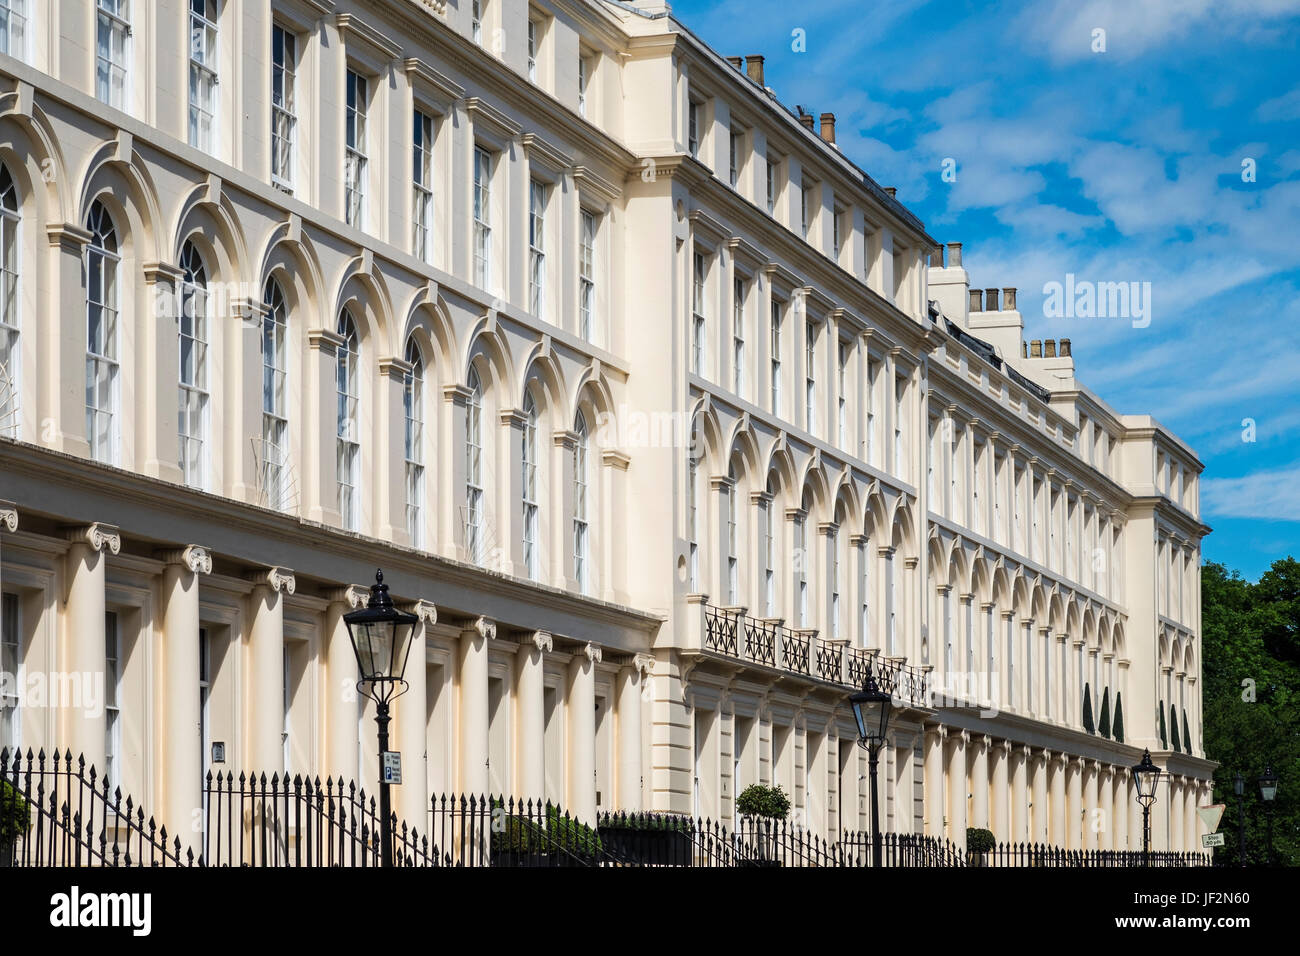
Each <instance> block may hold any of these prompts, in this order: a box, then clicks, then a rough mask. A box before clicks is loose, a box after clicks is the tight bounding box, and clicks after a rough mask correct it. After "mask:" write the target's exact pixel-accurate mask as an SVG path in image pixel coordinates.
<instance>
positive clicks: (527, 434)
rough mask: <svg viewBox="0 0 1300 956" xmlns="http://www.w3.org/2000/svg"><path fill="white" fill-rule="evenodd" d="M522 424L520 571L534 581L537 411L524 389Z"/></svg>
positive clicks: (537, 540) (536, 573) (536, 564)
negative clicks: (522, 551) (521, 569)
mask: <svg viewBox="0 0 1300 956" xmlns="http://www.w3.org/2000/svg"><path fill="white" fill-rule="evenodd" d="M523 413H524V427H523V434H522V435H521V436H520V465H521V471H522V476H521V478H522V482H521V483H522V486H523V487H522V494H521V497H522V505H523V532H524V534H523V540H524V570H525V572H526V573H527V575H528V578H529V580H531V581H536V580H538V579H539V577H540V575H541V560H540V559H541V541H540V535H539V533H538V524H539V522H538V513H539V511H538V504H537V501H538V495H537V485H538V482H537V466H538V458H537V451H538V444H537V426H538V419H539V414H538V410H537V402H536V400H535V399H534V398H533V393H532V392H531V391H526V392H524V408H523Z"/></svg>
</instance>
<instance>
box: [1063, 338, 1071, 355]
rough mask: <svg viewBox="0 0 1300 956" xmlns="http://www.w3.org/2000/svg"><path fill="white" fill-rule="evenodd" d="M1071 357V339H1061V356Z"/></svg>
mask: <svg viewBox="0 0 1300 956" xmlns="http://www.w3.org/2000/svg"><path fill="white" fill-rule="evenodd" d="M1069 357H1070V340H1069V339H1061V358H1069Z"/></svg>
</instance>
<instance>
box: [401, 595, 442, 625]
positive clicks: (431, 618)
mask: <svg viewBox="0 0 1300 956" xmlns="http://www.w3.org/2000/svg"><path fill="white" fill-rule="evenodd" d="M406 610H408V611H409V612H410V613H412V614H414V615H415V616H416V618H417V619H418V620H419V623H421V624H423V625H424V626H425V627H433V625H435V624H437V623H438V605H436V604H434V603H433V602H432V601H425V600H419V601H416V602H414V603H413V604H409V605H407V607H406Z"/></svg>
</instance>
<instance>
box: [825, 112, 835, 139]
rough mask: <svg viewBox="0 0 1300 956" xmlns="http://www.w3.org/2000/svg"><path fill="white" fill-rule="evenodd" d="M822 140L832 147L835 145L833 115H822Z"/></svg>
mask: <svg viewBox="0 0 1300 956" xmlns="http://www.w3.org/2000/svg"><path fill="white" fill-rule="evenodd" d="M822 139H824V140H826V142H828V143H830V144H832V145H834V143H835V114H834V113H823V114H822Z"/></svg>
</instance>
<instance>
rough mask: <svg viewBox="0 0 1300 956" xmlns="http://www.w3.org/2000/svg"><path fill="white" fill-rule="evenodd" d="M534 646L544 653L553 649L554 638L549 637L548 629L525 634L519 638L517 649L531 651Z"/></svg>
mask: <svg viewBox="0 0 1300 956" xmlns="http://www.w3.org/2000/svg"><path fill="white" fill-rule="evenodd" d="M534 648H536V649H537V650H539V651H541V652H542V653H543V654H546V653H548V652H550V651H553V650H554V649H555V640H554V639H553V638H552V637H551V632H550V631H533V632H532V633H531V634H525V635H524V636H523V637H521V638H520V639H519V649H520V650H521V651H531V650H533V649H534Z"/></svg>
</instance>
